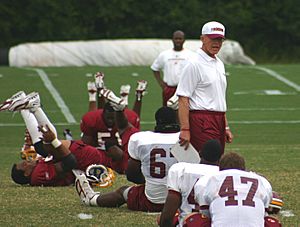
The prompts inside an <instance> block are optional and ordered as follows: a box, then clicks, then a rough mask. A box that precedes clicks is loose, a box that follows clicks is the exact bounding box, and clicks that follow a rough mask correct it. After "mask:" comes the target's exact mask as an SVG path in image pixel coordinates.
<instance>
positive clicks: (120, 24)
mask: <svg viewBox="0 0 300 227" xmlns="http://www.w3.org/2000/svg"><path fill="white" fill-rule="evenodd" d="M299 17H300V1H297V0H286V1H279V0H272V1H266V0H262V1H254V0H253V1H240V0H230V1H218V0H213V1H198V0H189V1H183V0H174V1H171V0H166V1H160V0H152V1H134V0H122V1H118V0H111V1H105V0H89V1H83V0H64V1H53V0H43V1H41V0H10V1H7V0H6V1H1V2H0V27H1V40H0V47H11V46H14V45H17V44H19V43H24V42H38V41H65V40H91V39H116V38H170V37H171V34H172V33H173V31H175V30H178V29H181V30H183V31H185V33H186V35H187V38H188V39H198V38H199V35H200V32H201V27H202V25H203V24H204V23H205V22H207V21H209V20H217V21H220V22H223V23H224V24H225V25H226V30H227V38H229V39H233V40H237V41H239V42H240V43H241V44H242V46H243V47H244V48H245V52H246V53H247V54H249V55H250V56H251V57H253V58H254V59H255V60H256V61H258V62H273V61H277V62H278V61H282V62H299V60H300V55H299V52H300V45H299V44H300V41H299V40H300V31H299V27H300V18H299Z"/></svg>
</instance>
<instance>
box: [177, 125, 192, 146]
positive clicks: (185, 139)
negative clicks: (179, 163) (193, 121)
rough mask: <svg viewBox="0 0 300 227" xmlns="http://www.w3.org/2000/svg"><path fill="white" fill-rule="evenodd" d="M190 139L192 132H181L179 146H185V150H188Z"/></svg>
mask: <svg viewBox="0 0 300 227" xmlns="http://www.w3.org/2000/svg"><path fill="white" fill-rule="evenodd" d="M190 139H191V135H190V131H188V130H181V131H180V135H179V144H180V146H184V149H185V150H186V149H188V147H189V145H190Z"/></svg>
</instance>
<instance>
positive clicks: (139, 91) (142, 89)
mask: <svg viewBox="0 0 300 227" xmlns="http://www.w3.org/2000/svg"><path fill="white" fill-rule="evenodd" d="M147 83H148V82H147V81H146V80H139V81H137V87H136V90H135V97H136V99H135V102H134V106H133V109H132V110H133V111H134V112H136V114H137V115H138V116H139V117H140V116H141V109H142V99H143V96H144V95H145V94H146V89H147Z"/></svg>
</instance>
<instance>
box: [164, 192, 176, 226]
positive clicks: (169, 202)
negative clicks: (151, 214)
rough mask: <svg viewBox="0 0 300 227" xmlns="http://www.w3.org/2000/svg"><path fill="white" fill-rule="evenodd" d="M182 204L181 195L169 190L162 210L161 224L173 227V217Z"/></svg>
mask: <svg viewBox="0 0 300 227" xmlns="http://www.w3.org/2000/svg"><path fill="white" fill-rule="evenodd" d="M180 205H181V195H180V194H179V193H178V194H177V193H176V194H175V192H173V193H172V192H171V191H169V192H168V195H167V198H166V202H165V205H164V208H163V210H162V212H161V216H160V223H159V226H164V227H172V226H173V218H174V216H175V214H176V211H177V209H178V208H179V207H180Z"/></svg>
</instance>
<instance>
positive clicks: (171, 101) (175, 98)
mask: <svg viewBox="0 0 300 227" xmlns="http://www.w3.org/2000/svg"><path fill="white" fill-rule="evenodd" d="M167 106H168V107H170V108H172V109H173V110H178V96H177V95H176V94H174V95H173V96H172V97H171V98H170V99H169V100H168V101H167Z"/></svg>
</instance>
